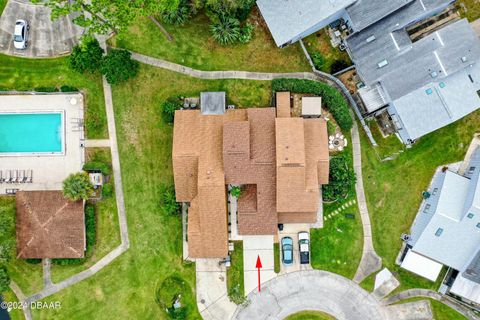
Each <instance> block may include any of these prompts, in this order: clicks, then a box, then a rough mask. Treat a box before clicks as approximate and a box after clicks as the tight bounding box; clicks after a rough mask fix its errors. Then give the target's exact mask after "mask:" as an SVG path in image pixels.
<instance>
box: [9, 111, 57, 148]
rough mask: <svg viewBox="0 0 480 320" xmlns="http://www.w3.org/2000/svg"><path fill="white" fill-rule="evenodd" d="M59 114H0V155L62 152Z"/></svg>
mask: <svg viewBox="0 0 480 320" xmlns="http://www.w3.org/2000/svg"><path fill="white" fill-rule="evenodd" d="M62 137H63V134H62V114H61V113H3V114H2V113H0V153H59V152H62Z"/></svg>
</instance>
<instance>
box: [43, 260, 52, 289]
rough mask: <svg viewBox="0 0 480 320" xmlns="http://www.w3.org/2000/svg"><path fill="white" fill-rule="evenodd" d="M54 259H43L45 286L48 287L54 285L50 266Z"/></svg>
mask: <svg viewBox="0 0 480 320" xmlns="http://www.w3.org/2000/svg"><path fill="white" fill-rule="evenodd" d="M51 263H52V261H51V260H50V259H43V261H42V265H43V286H44V287H48V286H51V285H52V276H51V273H50V267H51Z"/></svg>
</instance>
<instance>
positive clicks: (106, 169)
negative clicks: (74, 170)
mask: <svg viewBox="0 0 480 320" xmlns="http://www.w3.org/2000/svg"><path fill="white" fill-rule="evenodd" d="M83 170H84V171H101V172H102V173H103V174H104V175H106V176H108V175H109V174H111V173H112V168H111V167H110V164H109V163H105V162H102V161H88V162H87V163H85V164H84V165H83Z"/></svg>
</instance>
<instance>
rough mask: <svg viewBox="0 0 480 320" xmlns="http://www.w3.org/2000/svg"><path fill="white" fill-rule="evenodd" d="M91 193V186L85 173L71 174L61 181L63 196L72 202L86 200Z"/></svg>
mask: <svg viewBox="0 0 480 320" xmlns="http://www.w3.org/2000/svg"><path fill="white" fill-rule="evenodd" d="M92 193H93V185H92V183H91V182H90V177H89V176H88V173H86V172H78V173H72V174H71V175H69V176H68V177H67V178H66V179H65V180H64V181H63V195H64V196H65V198H67V199H70V200H72V201H77V200H80V199H83V200H87V199H88V198H89V197H90V196H91V195H92Z"/></svg>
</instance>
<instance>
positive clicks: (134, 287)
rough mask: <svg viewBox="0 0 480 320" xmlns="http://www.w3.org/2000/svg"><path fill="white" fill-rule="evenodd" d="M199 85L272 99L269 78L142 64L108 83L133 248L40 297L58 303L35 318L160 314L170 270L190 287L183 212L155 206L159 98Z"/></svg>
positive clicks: (232, 95)
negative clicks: (221, 77) (133, 73)
mask: <svg viewBox="0 0 480 320" xmlns="http://www.w3.org/2000/svg"><path fill="white" fill-rule="evenodd" d="M203 90H220V91H221V90H226V91H227V95H228V97H229V100H230V101H231V102H233V103H235V104H237V105H239V106H245V107H246V106H252V105H258V106H267V105H269V103H270V90H271V88H270V83H269V82H252V81H240V80H228V81H208V80H200V79H193V78H188V77H185V76H182V75H178V74H175V73H172V72H168V71H165V70H161V69H155V68H153V67H150V66H145V65H142V66H141V68H140V73H139V75H138V77H137V78H135V79H133V80H132V81H130V82H128V83H127V84H124V85H120V86H115V87H114V88H113V99H114V107H115V116H116V123H117V134H118V142H119V152H120V161H121V166H122V179H123V187H124V193H125V205H126V210H127V220H128V228H129V235H130V241H131V247H130V249H129V250H128V251H127V252H126V253H124V254H123V255H122V256H120V257H119V258H117V259H116V260H115V261H114V262H113V263H112V264H111V265H109V266H107V267H106V268H104V269H103V270H101V271H100V272H99V273H98V274H96V275H95V276H93V277H91V278H89V279H87V280H84V281H82V282H80V283H77V284H75V285H74V286H72V287H69V288H67V289H65V290H62V291H61V292H59V293H57V294H55V295H53V296H51V297H48V298H47V299H45V301H56V300H58V301H60V302H61V303H62V309H60V310H56V311H55V310H42V311H38V310H35V311H34V316H35V318H36V319H53V318H54V319H87V318H94V319H99V320H101V319H114V318H119V319H120V318H121V319H158V318H165V317H166V314H165V312H164V309H163V308H162V307H161V306H160V305H159V304H157V302H156V300H155V299H156V298H155V297H156V293H157V291H158V288H159V287H160V286H161V284H162V283H163V281H164V280H165V279H166V278H167V277H169V276H171V275H175V276H176V277H181V279H183V281H185V283H186V284H188V286H189V287H191V288H192V290H194V288H195V266H194V264H191V263H188V264H185V263H183V261H182V258H181V257H182V237H181V234H182V233H181V218H180V216H170V215H165V214H163V213H162V211H161V210H160V190H161V186H162V185H163V184H170V183H172V182H173V178H172V162H171V148H172V126H171V125H167V124H165V123H163V121H162V118H161V112H160V103H161V102H162V101H164V100H165V99H166V98H167V97H170V96H176V95H186V96H188V95H198V94H199V92H200V91H203ZM245 93H248V94H247V95H245ZM191 310H194V312H193V313H191V314H189V316H188V319H199V318H200V315H199V314H198V312H197V311H196V305H194V306H192V309H191Z"/></svg>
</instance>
